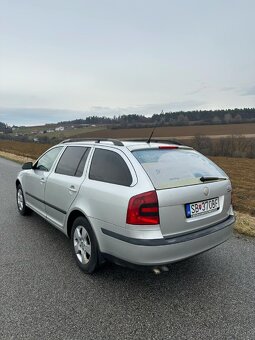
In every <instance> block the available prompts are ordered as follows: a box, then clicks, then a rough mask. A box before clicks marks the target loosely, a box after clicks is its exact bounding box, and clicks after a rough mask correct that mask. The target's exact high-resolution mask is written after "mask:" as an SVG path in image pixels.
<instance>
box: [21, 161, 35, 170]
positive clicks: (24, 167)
mask: <svg viewBox="0 0 255 340" xmlns="http://www.w3.org/2000/svg"><path fill="white" fill-rule="evenodd" d="M32 168H33V163H32V162H27V163H25V164H23V165H22V170H31V169H32Z"/></svg>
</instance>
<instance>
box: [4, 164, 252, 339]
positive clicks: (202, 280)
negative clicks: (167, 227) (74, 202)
mask: <svg viewBox="0 0 255 340" xmlns="http://www.w3.org/2000/svg"><path fill="white" fill-rule="evenodd" d="M19 169H20V166H19V165H17V164H16V163H14V162H11V161H7V160H4V159H1V158H0V339H15V340H16V339H33V340H34V339H43V340H45V339H86V340H89V339H146V340H147V339H196V340H198V339H238V340H240V339H242V340H244V339H255V240H254V239H250V238H245V237H238V236H236V235H235V236H234V237H233V238H232V239H231V240H230V241H228V242H226V243H225V244H223V245H221V246H219V247H218V248H215V249H213V250H211V251H209V252H207V253H204V254H202V255H199V256H197V257H195V258H192V259H189V260H187V261H184V262H180V263H178V264H174V265H171V267H170V271H169V272H168V273H163V274H161V275H158V276H156V275H154V274H152V273H150V272H138V271H134V270H131V269H126V268H121V267H118V266H116V265H113V264H107V265H105V266H104V267H103V268H102V269H101V270H100V271H99V272H98V273H96V274H95V275H93V276H87V275H85V274H83V273H82V272H81V271H80V270H79V269H78V267H77V266H76V265H75V263H74V260H73V258H72V256H71V250H70V246H69V240H68V239H67V238H66V237H65V236H64V235H63V234H62V233H61V232H59V231H57V230H56V229H54V228H53V227H52V226H50V225H49V224H47V223H46V222H45V221H44V220H42V219H41V218H40V217H38V216H37V215H36V214H32V215H31V216H29V217H22V216H20V215H19V214H18V212H17V209H16V203H15V185H14V182H15V178H16V174H17V172H18V171H19Z"/></svg>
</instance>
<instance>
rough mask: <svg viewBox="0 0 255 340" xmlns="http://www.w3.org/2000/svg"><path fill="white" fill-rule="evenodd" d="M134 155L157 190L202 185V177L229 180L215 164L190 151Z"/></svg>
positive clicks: (180, 150)
mask: <svg viewBox="0 0 255 340" xmlns="http://www.w3.org/2000/svg"><path fill="white" fill-rule="evenodd" d="M133 155H134V156H135V157H136V159H137V160H138V161H139V163H140V164H141V165H142V167H143V168H144V170H145V171H146V172H147V174H148V176H149V177H150V179H151V181H152V183H153V185H154V187H155V188H156V189H166V188H173V187H180V186H186V185H194V184H200V183H202V182H201V180H200V178H201V177H214V178H215V177H217V178H227V175H226V174H225V172H224V171H223V170H221V169H220V168H219V167H218V166H217V165H216V164H215V163H213V162H212V161H210V160H209V159H208V158H206V157H205V156H203V155H201V154H200V153H198V152H196V151H194V150H190V149H188V150H187V149H186V150H184V149H183V150H182V149H174V150H167V149H150V150H136V151H133Z"/></svg>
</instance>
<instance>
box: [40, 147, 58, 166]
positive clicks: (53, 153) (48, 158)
mask: <svg viewBox="0 0 255 340" xmlns="http://www.w3.org/2000/svg"><path fill="white" fill-rule="evenodd" d="M61 150H62V147H57V148H54V149H51V150H49V151H48V152H46V153H45V154H44V155H43V156H42V157H41V158H40V159H39V160H38V161H37V163H36V167H35V169H37V170H43V171H50V169H51V167H52V165H53V163H54V161H55V160H56V158H57V157H58V154H59V153H60V151H61Z"/></svg>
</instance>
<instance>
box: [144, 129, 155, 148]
mask: <svg viewBox="0 0 255 340" xmlns="http://www.w3.org/2000/svg"><path fill="white" fill-rule="evenodd" d="M155 129H156V126H154V128H153V130H152V133H151V135H150V137H149V139H148V140H147V142H146V143H148V144H149V143H150V142H151V137H152V136H153V133H154V131H155Z"/></svg>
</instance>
